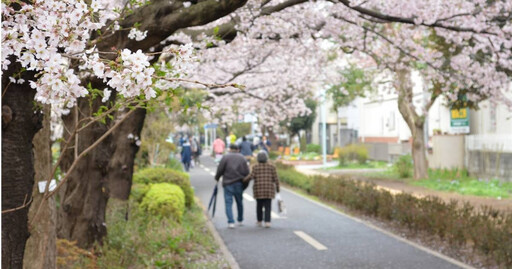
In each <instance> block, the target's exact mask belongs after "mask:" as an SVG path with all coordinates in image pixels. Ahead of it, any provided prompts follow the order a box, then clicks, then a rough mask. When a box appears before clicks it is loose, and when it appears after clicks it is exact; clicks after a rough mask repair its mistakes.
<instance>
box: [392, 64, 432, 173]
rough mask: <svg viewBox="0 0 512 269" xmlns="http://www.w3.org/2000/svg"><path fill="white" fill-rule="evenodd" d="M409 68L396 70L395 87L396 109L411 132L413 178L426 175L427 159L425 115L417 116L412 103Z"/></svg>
mask: <svg viewBox="0 0 512 269" xmlns="http://www.w3.org/2000/svg"><path fill="white" fill-rule="evenodd" d="M410 72H411V71H410V70H404V69H402V70H398V71H396V76H397V79H396V81H395V88H396V89H397V90H398V110H399V111H400V114H401V115H402V117H403V118H404V120H405V122H406V123H407V126H409V129H410V130H411V134H412V141H413V142H412V159H413V162H414V179H422V178H427V177H428V160H427V155H426V154H427V153H426V147H425V136H424V124H425V115H423V116H419V115H418V114H417V113H416V111H415V109H414V105H413V91H412V84H411V79H410V77H411V76H410V75H411V73H410Z"/></svg>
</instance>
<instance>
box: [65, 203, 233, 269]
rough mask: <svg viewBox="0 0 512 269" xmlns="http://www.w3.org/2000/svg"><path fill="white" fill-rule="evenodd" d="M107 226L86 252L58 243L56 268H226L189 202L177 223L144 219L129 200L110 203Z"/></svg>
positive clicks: (197, 210) (202, 220)
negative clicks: (95, 242) (106, 230)
mask: <svg viewBox="0 0 512 269" xmlns="http://www.w3.org/2000/svg"><path fill="white" fill-rule="evenodd" d="M128 209H129V214H128V220H126V216H127V214H126V212H127V210H128ZM107 227H108V235H107V236H106V237H105V238H104V239H103V245H102V246H99V245H96V246H95V247H94V248H93V250H92V251H87V250H83V249H80V248H78V247H76V246H75V243H74V242H69V241H67V240H59V242H57V248H58V249H59V252H58V257H57V260H58V266H57V267H58V268H66V269H67V268H91V269H97V268H105V269H106V268H108V269H110V268H114V269H117V268H119V269H121V268H212V269H213V268H229V264H228V263H227V261H226V260H225V259H224V256H223V255H222V254H221V252H220V250H219V247H218V245H217V244H216V242H215V240H214V238H213V236H212V234H210V231H209V230H208V228H207V226H206V219H205V217H204V215H203V213H202V210H201V208H200V207H199V206H198V205H197V204H196V203H195V202H194V203H193V204H192V206H191V207H190V208H188V209H187V211H186V212H185V214H184V215H183V219H182V221H181V223H179V222H177V221H175V220H173V219H172V218H163V217H158V216H152V215H148V214H147V213H146V212H144V211H143V210H142V209H139V205H138V203H137V202H135V201H134V200H131V201H130V202H121V201H118V200H114V199H110V201H109V205H108V207H107Z"/></svg>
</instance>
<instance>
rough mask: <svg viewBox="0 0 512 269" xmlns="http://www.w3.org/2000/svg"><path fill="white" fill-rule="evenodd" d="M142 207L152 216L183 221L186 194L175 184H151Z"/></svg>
mask: <svg viewBox="0 0 512 269" xmlns="http://www.w3.org/2000/svg"><path fill="white" fill-rule="evenodd" d="M140 207H141V208H142V209H143V210H145V211H147V212H149V213H150V214H152V215H155V216H161V217H171V218H174V219H175V220H177V221H181V218H182V217H183V213H184V212H185V194H184V193H183V191H182V190H181V188H180V187H179V186H178V185H175V184H170V183H156V184H151V185H150V188H149V190H148V192H147V193H146V195H145V196H144V198H143V199H142V203H141V204H140Z"/></svg>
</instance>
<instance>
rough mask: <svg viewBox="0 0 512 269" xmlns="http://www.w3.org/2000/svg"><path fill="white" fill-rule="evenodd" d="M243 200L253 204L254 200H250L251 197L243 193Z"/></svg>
mask: <svg viewBox="0 0 512 269" xmlns="http://www.w3.org/2000/svg"><path fill="white" fill-rule="evenodd" d="M244 198H245V200H247V201H249V202H254V201H255V200H254V198H252V196H250V195H249V194H247V193H245V192H244Z"/></svg>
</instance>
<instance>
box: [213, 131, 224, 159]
mask: <svg viewBox="0 0 512 269" xmlns="http://www.w3.org/2000/svg"><path fill="white" fill-rule="evenodd" d="M225 149H226V144H225V143H224V141H222V139H220V137H218V136H217V139H215V141H213V153H215V160H216V161H219V160H220V159H221V158H222V154H224V150H225Z"/></svg>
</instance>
